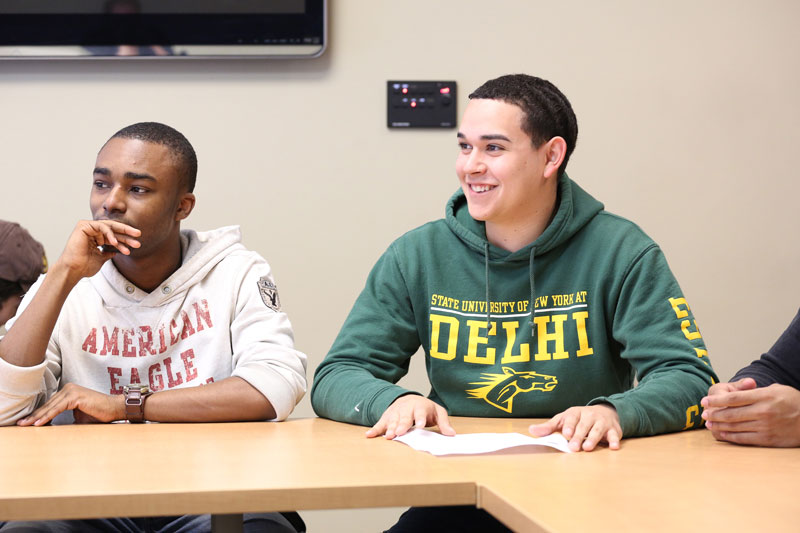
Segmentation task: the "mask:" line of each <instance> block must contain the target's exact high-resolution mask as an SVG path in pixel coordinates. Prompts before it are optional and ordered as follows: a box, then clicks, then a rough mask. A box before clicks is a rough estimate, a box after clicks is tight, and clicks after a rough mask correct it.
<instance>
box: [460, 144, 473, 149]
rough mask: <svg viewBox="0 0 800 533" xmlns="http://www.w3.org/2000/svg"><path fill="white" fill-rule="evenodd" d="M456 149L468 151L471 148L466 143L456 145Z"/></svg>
mask: <svg viewBox="0 0 800 533" xmlns="http://www.w3.org/2000/svg"><path fill="white" fill-rule="evenodd" d="M458 147H459V148H460V149H461V150H469V149H470V148H472V147H471V146H470V145H468V144H467V143H458Z"/></svg>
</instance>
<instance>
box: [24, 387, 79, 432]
mask: <svg viewBox="0 0 800 533" xmlns="http://www.w3.org/2000/svg"><path fill="white" fill-rule="evenodd" d="M67 405H68V404H67V402H66V401H65V400H64V396H63V395H59V394H56V395H55V396H53V397H52V398H50V400H49V401H48V402H47V403H45V404H44V405H43V406H41V407H39V408H38V409H36V410H35V411H34V412H33V413H31V414H30V415H28V416H26V417H25V418H22V419H20V420H18V421H17V425H18V426H43V425H45V424H47V423H49V422H50V421H51V420H53V419H54V418H55V417H56V416H58V414H59V413H61V412H63V411H66V410H67V409H68V406H67Z"/></svg>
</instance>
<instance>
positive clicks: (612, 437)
mask: <svg viewBox="0 0 800 533" xmlns="http://www.w3.org/2000/svg"><path fill="white" fill-rule="evenodd" d="M621 440H622V431H618V430H617V428H611V429H609V430H608V433H606V442H608V447H609V448H611V449H612V450H619V441H621Z"/></svg>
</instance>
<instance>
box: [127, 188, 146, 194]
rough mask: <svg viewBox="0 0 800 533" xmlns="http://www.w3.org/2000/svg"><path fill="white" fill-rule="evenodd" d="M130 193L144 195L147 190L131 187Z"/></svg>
mask: <svg viewBox="0 0 800 533" xmlns="http://www.w3.org/2000/svg"><path fill="white" fill-rule="evenodd" d="M131 192H134V193H136V194H144V193H146V192H147V189H145V188H144V187H131Z"/></svg>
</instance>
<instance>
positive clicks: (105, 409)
mask: <svg viewBox="0 0 800 533" xmlns="http://www.w3.org/2000/svg"><path fill="white" fill-rule="evenodd" d="M70 409H73V410H74V411H75V422H76V423H78V424H82V423H83V424H85V423H92V422H113V421H114V420H125V399H124V397H123V396H122V395H121V394H120V395H117V396H111V395H108V394H103V393H100V392H95V391H93V390H91V389H87V388H85V387H81V386H79V385H75V384H74V383H67V384H66V385H65V386H64V388H62V389H61V390H60V391H58V392H57V393H55V394H54V395H53V396H52V397H51V398H50V399H49V400H48V401H47V403H45V404H44V405H43V406H41V407H40V408H38V409H37V410H36V411H34V412H33V413H31V414H30V415H28V416H27V417H25V418H23V419H21V420H18V421H17V425H19V426H43V425H45V424H47V423H49V422H50V421H51V420H53V419H54V418H55V417H56V416H57V415H58V414H59V413H62V412H64V411H67V410H70Z"/></svg>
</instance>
